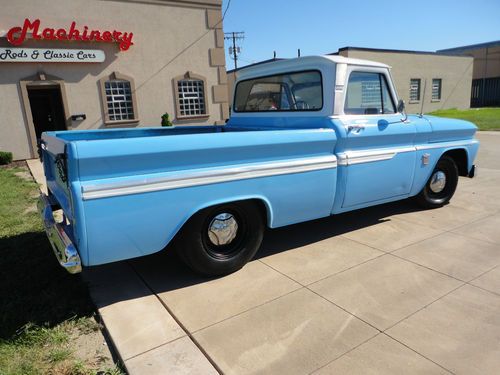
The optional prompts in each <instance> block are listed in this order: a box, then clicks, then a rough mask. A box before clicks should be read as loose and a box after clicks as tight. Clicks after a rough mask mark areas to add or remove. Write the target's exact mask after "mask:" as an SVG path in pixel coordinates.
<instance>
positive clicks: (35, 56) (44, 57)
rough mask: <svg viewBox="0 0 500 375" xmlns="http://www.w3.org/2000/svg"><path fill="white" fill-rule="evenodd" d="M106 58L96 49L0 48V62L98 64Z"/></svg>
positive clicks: (102, 52)
mask: <svg viewBox="0 0 500 375" xmlns="http://www.w3.org/2000/svg"><path fill="white" fill-rule="evenodd" d="M105 58H106V55H105V54H104V51H101V50H97V49H55V48H5V47H0V63H2V62H53V63H63V62H67V63H100V62H103V61H104V59H105Z"/></svg>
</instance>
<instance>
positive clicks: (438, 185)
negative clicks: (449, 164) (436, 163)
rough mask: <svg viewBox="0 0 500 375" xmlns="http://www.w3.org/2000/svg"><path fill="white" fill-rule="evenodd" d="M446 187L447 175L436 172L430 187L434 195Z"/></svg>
mask: <svg viewBox="0 0 500 375" xmlns="http://www.w3.org/2000/svg"><path fill="white" fill-rule="evenodd" d="M445 185H446V175H445V174H444V172H442V171H437V172H435V173H434V174H433V175H432V177H431V183H430V184H429V187H430V188H431V190H432V192H433V193H440V192H442V191H443V189H444V187H445Z"/></svg>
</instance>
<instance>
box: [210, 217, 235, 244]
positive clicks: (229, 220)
mask: <svg viewBox="0 0 500 375" xmlns="http://www.w3.org/2000/svg"><path fill="white" fill-rule="evenodd" d="M237 233H238V223H237V222H236V220H235V218H234V216H233V215H231V214H229V213H222V214H219V215H217V216H216V217H214V218H213V219H212V221H211V222H210V225H209V226H208V238H209V239H210V241H211V242H212V243H213V244H214V245H217V246H222V245H227V244H229V243H231V241H233V240H234V238H235V237H236V234H237Z"/></svg>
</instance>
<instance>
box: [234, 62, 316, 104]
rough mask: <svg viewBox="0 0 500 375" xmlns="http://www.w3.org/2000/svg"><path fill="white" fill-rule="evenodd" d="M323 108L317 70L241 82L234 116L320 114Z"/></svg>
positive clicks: (237, 92) (236, 97)
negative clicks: (269, 112)
mask: <svg viewBox="0 0 500 375" xmlns="http://www.w3.org/2000/svg"><path fill="white" fill-rule="evenodd" d="M321 108H323V87H322V83H321V73H320V72H319V71H317V70H311V71H304V72H297V73H285V74H277V75H273V76H267V77H259V78H254V79H249V80H245V81H241V82H238V84H237V85H236V94H235V96H234V108H233V110H234V111H235V112H268V111H319V110H320V109H321Z"/></svg>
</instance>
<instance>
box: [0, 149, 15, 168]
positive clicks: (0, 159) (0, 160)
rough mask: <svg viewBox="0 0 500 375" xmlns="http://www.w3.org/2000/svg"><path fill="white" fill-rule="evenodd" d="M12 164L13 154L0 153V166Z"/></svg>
mask: <svg viewBox="0 0 500 375" xmlns="http://www.w3.org/2000/svg"><path fill="white" fill-rule="evenodd" d="M9 163H12V152H6V151H0V165H5V164H9Z"/></svg>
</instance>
